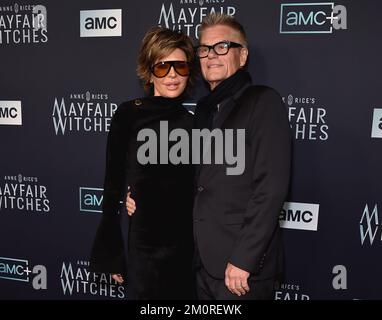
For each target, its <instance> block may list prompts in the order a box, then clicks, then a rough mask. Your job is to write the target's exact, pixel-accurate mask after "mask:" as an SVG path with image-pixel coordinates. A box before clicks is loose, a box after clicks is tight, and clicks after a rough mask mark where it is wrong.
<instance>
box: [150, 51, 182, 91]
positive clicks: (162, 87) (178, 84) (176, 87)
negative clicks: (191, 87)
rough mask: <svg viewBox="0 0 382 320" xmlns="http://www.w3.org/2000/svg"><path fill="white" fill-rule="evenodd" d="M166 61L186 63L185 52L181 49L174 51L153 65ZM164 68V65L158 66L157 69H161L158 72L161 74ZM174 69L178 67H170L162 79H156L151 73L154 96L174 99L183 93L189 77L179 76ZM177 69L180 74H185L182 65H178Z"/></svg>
mask: <svg viewBox="0 0 382 320" xmlns="http://www.w3.org/2000/svg"><path fill="white" fill-rule="evenodd" d="M166 61H183V62H185V63H186V62H187V58H186V54H185V52H184V51H183V50H182V49H175V50H174V51H172V52H171V53H170V54H169V55H167V56H164V57H163V58H161V59H158V60H157V61H155V64H154V65H156V64H157V63H159V62H166ZM165 67H166V66H165V65H162V66H159V68H162V70H160V71H161V72H163V68H165ZM175 67H178V66H177V65H172V66H171V68H170V71H169V72H168V74H167V75H166V76H164V77H163V78H158V77H156V76H155V75H154V74H153V73H152V74H151V82H152V83H153V85H154V96H162V97H167V98H176V97H178V96H180V95H181V94H182V93H183V91H184V89H185V88H186V86H187V81H188V77H189V75H186V76H181V75H180V74H179V73H178V72H176V71H175ZM178 68H179V69H178V70H179V71H180V73H181V74H185V73H184V72H183V71H184V70H185V65H184V64H183V65H182V64H179V67H178Z"/></svg>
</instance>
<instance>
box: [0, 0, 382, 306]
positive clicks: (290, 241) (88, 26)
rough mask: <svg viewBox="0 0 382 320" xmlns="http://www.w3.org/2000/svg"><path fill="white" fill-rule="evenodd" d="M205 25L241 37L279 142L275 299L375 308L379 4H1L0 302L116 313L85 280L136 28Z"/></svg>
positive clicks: (380, 138) (381, 105)
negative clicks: (280, 277) (280, 124)
mask: <svg viewBox="0 0 382 320" xmlns="http://www.w3.org/2000/svg"><path fill="white" fill-rule="evenodd" d="M212 11H215V12H224V13H227V14H230V15H234V16H235V17H236V18H237V19H238V20H239V21H240V22H241V23H242V24H243V25H244V27H245V28H246V30H247V34H248V38H249V42H250V62H249V65H248V69H249V71H250V72H251V74H252V76H253V80H254V82H255V83H258V84H266V85H269V86H272V87H274V88H275V89H276V90H278V91H279V92H280V94H281V96H282V97H283V99H284V102H285V107H286V108H287V110H288V114H289V121H290V126H291V130H292V132H293V136H294V146H293V174H292V182H291V191H290V194H289V196H288V199H287V200H286V202H285V205H284V209H283V210H282V212H281V213H280V224H281V226H282V227H283V228H284V236H285V252H286V269H285V272H286V273H285V274H286V277H285V281H284V282H283V283H282V284H281V286H280V288H278V290H277V292H276V295H275V299H282V300H305V299H311V300H313V299H381V298H382V293H381V287H382V276H381V269H382V256H381V249H382V241H381V240H382V239H381V235H382V227H381V219H382V188H381V181H382V170H381V163H382V96H381V90H382V80H381V72H382V62H381V57H382V43H381V33H382V19H381V18H382V13H381V12H382V4H381V3H380V2H379V1H377V0H375V1H373V0H368V1H356V0H354V1H349V0H339V2H337V1H335V2H317V3H315V2H308V1H300V0H297V1H290V2H288V1H278V0H272V1H269V0H251V1H250V0H248V1H247V0H246V1H243V0H169V1H166V0H160V1H158V0H140V1H125V0H113V1H101V0H81V1H69V2H68V1H66V2H62V1H61V2H57V1H47V0H41V1H38V2H36V1H10V0H1V2H0V137H1V153H0V298H1V299H105V298H107V299H129V297H128V296H127V294H126V289H125V287H123V286H119V285H117V284H116V283H115V282H114V281H113V280H112V279H111V278H110V275H108V274H94V273H92V272H89V271H88V267H89V265H88V261H89V253H90V248H91V245H92V241H93V238H94V234H95V230H96V228H97V225H98V223H99V221H100V218H101V215H102V213H101V205H102V186H103V178H104V166H105V146H106V137H107V133H108V130H109V126H110V120H111V117H112V115H113V113H114V112H115V110H116V108H117V107H118V105H119V104H120V103H121V102H122V101H125V100H128V99H132V98H136V97H139V96H142V95H143V90H142V88H141V86H140V83H139V81H138V79H137V76H136V60H137V52H138V48H139V45H140V41H141V39H142V37H143V35H144V34H145V32H146V31H147V30H148V28H149V27H151V26H153V25H160V26H163V27H168V28H171V29H176V30H178V29H179V30H182V31H183V32H185V33H187V34H188V35H190V36H191V37H192V38H193V39H194V40H195V41H197V37H198V29H199V26H200V22H201V20H202V18H203V17H204V16H205V15H207V14H208V13H210V12H212ZM206 92H207V90H206V87H205V85H204V83H203V82H202V81H200V82H199V84H198V86H197V89H196V91H195V94H194V96H193V99H192V100H191V101H189V102H188V104H187V107H189V108H190V109H192V108H193V106H194V105H195V102H196V101H197V99H198V98H199V97H201V96H202V95H204V94H205V93H206ZM158 214H160V209H158ZM127 285H128V279H127Z"/></svg>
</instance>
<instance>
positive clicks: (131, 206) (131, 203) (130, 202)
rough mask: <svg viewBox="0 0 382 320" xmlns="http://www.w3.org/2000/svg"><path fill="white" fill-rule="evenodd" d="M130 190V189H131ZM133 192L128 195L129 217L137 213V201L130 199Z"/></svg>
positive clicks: (127, 207)
mask: <svg viewBox="0 0 382 320" xmlns="http://www.w3.org/2000/svg"><path fill="white" fill-rule="evenodd" d="M129 189H130V187H129ZM130 194H131V192H130V191H129V192H128V193H127V198H126V209H127V213H128V215H129V216H132V215H133V213H134V212H135V209H136V206H135V201H134V199H133V198H131V197H130Z"/></svg>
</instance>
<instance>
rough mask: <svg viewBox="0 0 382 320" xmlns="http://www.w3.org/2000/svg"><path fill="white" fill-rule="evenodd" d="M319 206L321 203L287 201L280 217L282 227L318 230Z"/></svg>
mask: <svg viewBox="0 0 382 320" xmlns="http://www.w3.org/2000/svg"><path fill="white" fill-rule="evenodd" d="M319 208H320V205H319V204H313V203H299V202H285V203H284V207H283V209H282V210H281V214H280V217H279V222H280V227H282V228H286V229H298V230H311V231H317V224H318V211H319Z"/></svg>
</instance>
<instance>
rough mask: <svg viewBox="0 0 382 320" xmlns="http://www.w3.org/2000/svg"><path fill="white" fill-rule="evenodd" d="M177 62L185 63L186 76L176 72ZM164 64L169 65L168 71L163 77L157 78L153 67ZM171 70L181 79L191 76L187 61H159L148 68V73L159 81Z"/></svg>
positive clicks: (189, 65)
mask: <svg viewBox="0 0 382 320" xmlns="http://www.w3.org/2000/svg"><path fill="white" fill-rule="evenodd" d="M179 62H181V63H185V64H186V65H187V66H188V74H186V75H182V74H180V73H179V72H178V71H177V70H176V67H175V64H176V63H179ZM166 63H167V64H170V68H168V71H167V72H166V74H165V75H164V76H162V77H158V76H157V75H156V74H155V73H154V68H155V66H158V65H160V64H166ZM171 68H173V69H174V71H175V72H176V73H177V74H178V75H180V76H181V77H188V76H189V75H190V74H191V64H190V62H189V61H182V60H164V61H159V62H158V63H156V64H154V65H153V66H152V67H151V68H150V71H151V73H152V74H153V75H154V77H156V78H159V79H161V78H164V77H165V76H167V75H168V74H169V73H170V71H171Z"/></svg>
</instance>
